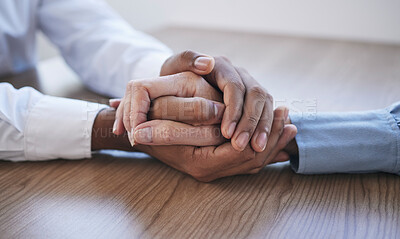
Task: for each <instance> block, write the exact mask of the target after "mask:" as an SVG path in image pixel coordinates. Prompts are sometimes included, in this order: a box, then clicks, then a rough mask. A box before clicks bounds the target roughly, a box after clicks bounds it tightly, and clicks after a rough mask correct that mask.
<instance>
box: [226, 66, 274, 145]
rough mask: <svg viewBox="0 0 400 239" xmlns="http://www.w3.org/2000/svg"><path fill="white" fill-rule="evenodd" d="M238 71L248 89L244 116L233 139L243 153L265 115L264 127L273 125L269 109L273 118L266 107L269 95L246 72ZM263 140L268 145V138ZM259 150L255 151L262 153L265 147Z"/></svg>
mask: <svg viewBox="0 0 400 239" xmlns="http://www.w3.org/2000/svg"><path fill="white" fill-rule="evenodd" d="M236 70H237V72H238V73H239V75H240V77H241V79H242V81H243V83H244V85H245V87H246V94H245V101H244V107H243V115H242V117H241V119H240V121H239V124H238V126H237V128H236V131H235V133H234V135H233V137H232V145H233V147H234V148H235V149H236V150H239V151H242V150H243V149H244V148H245V147H246V146H247V144H248V143H249V141H250V139H251V138H252V136H253V133H254V131H255V129H256V127H257V125H258V124H259V121H260V119H261V116H262V114H263V113H264V116H263V117H264V119H262V122H261V124H262V127H264V126H263V125H264V124H266V123H268V122H269V121H270V122H271V123H272V109H268V110H270V111H271V112H270V114H271V116H270V117H269V115H267V114H268V113H269V112H267V108H265V107H264V106H265V103H266V101H267V95H268V94H267V93H266V91H265V90H264V89H263V88H262V87H261V86H260V85H259V84H258V82H256V81H255V80H254V79H253V78H252V77H251V76H250V75H249V74H248V73H247V72H246V71H245V70H243V69H240V68H237V69H236ZM264 128H265V127H264ZM264 132H265V133H267V132H268V131H267V129H265V130H264ZM262 136H263V135H260V137H262ZM265 136H266V134H265ZM263 140H264V142H265V144H266V138H264V139H263ZM264 142H263V144H264ZM259 148H260V147H256V148H255V150H256V149H257V150H256V151H257V152H262V151H263V149H264V148H265V146H264V145H263V146H262V147H261V149H259Z"/></svg>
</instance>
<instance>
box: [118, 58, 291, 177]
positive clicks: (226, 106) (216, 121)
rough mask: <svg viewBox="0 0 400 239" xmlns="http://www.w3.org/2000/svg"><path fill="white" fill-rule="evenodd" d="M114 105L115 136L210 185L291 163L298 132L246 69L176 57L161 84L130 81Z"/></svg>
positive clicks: (223, 62)
mask: <svg viewBox="0 0 400 239" xmlns="http://www.w3.org/2000/svg"><path fill="white" fill-rule="evenodd" d="M111 106H112V107H115V108H117V113H116V120H115V123H114V127H113V132H114V133H115V134H117V135H120V134H123V133H124V132H125V131H127V132H128V135H129V140H130V142H131V144H132V145H133V146H134V147H136V148H137V149H138V150H140V151H143V152H145V153H148V154H150V155H152V156H154V157H156V158H158V159H159V160H161V161H163V162H164V163H166V164H168V165H170V166H172V167H174V168H176V169H177V170H180V171H182V172H185V173H187V174H190V175H191V176H193V177H194V178H196V179H197V180H199V181H205V182H208V181H212V180H214V179H217V178H220V177H225V176H230V175H236V174H253V173H257V172H259V171H260V170H261V169H262V168H263V167H265V165H267V164H270V163H274V162H280V161H286V160H288V159H289V155H288V154H287V153H285V152H284V151H283V149H284V148H285V146H286V145H287V144H288V143H289V142H290V140H292V139H293V138H294V136H295V135H296V133H297V129H296V127H295V126H294V125H292V124H285V122H287V119H288V109H287V108H285V107H278V108H277V109H275V110H273V99H272V96H271V95H270V94H268V92H267V91H266V90H265V89H264V88H263V87H262V86H261V85H260V84H259V83H258V82H257V81H255V80H254V79H253V78H252V77H251V76H250V75H249V74H248V72H247V71H246V70H244V69H242V68H237V67H235V66H233V65H232V64H231V62H230V61H229V60H227V59H226V58H224V57H217V58H212V57H209V56H205V55H200V54H197V53H195V52H191V51H186V52H183V53H181V54H178V55H175V56H172V57H171V58H169V59H168V60H167V61H166V62H165V63H164V65H163V67H162V69H161V77H158V78H154V79H144V80H133V81H130V82H129V83H128V86H127V88H126V93H125V96H124V97H123V99H122V100H121V101H118V100H117V101H113V102H112V103H111ZM199 146H200V147H199Z"/></svg>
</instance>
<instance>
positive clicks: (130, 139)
mask: <svg viewBox="0 0 400 239" xmlns="http://www.w3.org/2000/svg"><path fill="white" fill-rule="evenodd" d="M128 138H129V143H131V145H132V147H133V146H134V145H135V139H134V138H133V128H132V129H131V132H129V131H128Z"/></svg>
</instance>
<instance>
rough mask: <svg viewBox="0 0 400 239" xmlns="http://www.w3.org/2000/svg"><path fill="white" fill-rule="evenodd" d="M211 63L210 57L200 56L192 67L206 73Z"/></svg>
mask: <svg viewBox="0 0 400 239" xmlns="http://www.w3.org/2000/svg"><path fill="white" fill-rule="evenodd" d="M211 61H212V58H211V57H206V56H201V57H198V58H197V59H196V60H195V61H194V66H195V67H196V68H197V69H198V70H201V71H206V70H208V65H209V64H211Z"/></svg>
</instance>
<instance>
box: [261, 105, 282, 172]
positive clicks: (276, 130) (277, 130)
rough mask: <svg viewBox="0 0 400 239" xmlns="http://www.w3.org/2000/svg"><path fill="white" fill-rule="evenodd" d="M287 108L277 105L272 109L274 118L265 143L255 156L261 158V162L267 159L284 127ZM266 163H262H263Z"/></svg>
mask: <svg viewBox="0 0 400 239" xmlns="http://www.w3.org/2000/svg"><path fill="white" fill-rule="evenodd" d="M287 111H288V109H287V108H286V107H282V106H281V107H278V108H276V109H275V110H274V120H273V123H272V127H271V133H270V135H269V136H270V137H269V140H268V142H267V145H266V147H265V149H264V151H263V152H262V153H258V154H257V157H261V158H263V162H265V161H267V159H268V156H269V155H270V154H271V152H272V150H273V149H274V148H275V147H276V145H277V143H278V141H279V139H280V137H281V135H282V134H283V132H284V127H285V115H286V112H287ZM265 164H266V163H263V165H265Z"/></svg>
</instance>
